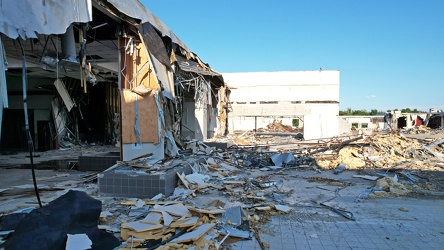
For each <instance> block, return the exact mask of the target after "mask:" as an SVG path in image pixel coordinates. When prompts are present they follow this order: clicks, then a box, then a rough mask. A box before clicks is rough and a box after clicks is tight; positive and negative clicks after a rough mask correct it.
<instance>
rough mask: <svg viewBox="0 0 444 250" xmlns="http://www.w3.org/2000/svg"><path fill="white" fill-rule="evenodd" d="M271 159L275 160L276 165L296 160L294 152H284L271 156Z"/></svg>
mask: <svg viewBox="0 0 444 250" xmlns="http://www.w3.org/2000/svg"><path fill="white" fill-rule="evenodd" d="M271 160H272V161H273V163H274V165H275V166H282V164H283V163H289V162H291V161H294V160H295V158H294V155H293V154H292V153H283V154H275V155H273V156H271Z"/></svg>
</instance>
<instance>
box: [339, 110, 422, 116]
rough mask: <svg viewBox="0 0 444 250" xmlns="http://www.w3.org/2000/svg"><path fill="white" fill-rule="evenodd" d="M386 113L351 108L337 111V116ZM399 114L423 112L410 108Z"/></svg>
mask: <svg viewBox="0 0 444 250" xmlns="http://www.w3.org/2000/svg"><path fill="white" fill-rule="evenodd" d="M398 110H399V109H394V110H393V111H398ZM386 112H391V110H387V111H386ZM386 112H384V111H382V110H377V109H372V110H370V111H367V110H366V109H358V110H353V109H351V108H347V109H346V110H340V111H339V115H343V116H354V115H355V116H367V115H378V114H380V115H382V114H385V113H386ZM401 113H423V111H421V110H418V109H410V108H405V109H401Z"/></svg>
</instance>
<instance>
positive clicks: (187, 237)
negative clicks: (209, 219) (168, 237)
mask: <svg viewBox="0 0 444 250" xmlns="http://www.w3.org/2000/svg"><path fill="white" fill-rule="evenodd" d="M215 225H216V224H214V223H209V224H203V225H201V226H199V227H197V228H196V229H194V230H193V231H191V232H189V233H186V234H184V235H182V236H180V237H178V238H176V239H174V240H172V241H171V242H172V243H182V242H190V241H195V240H198V239H199V238H200V237H202V235H204V234H205V233H206V232H208V231H209V230H210V229H212V228H213V227H214V226H215Z"/></svg>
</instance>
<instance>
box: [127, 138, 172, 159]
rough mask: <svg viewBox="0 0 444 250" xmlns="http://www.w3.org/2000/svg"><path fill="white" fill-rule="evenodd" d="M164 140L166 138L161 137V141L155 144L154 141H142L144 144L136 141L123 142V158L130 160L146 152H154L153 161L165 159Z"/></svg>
mask: <svg viewBox="0 0 444 250" xmlns="http://www.w3.org/2000/svg"><path fill="white" fill-rule="evenodd" d="M163 142H164V139H163V138H161V141H160V143H158V144H154V143H142V144H136V143H125V144H123V148H122V151H123V156H122V158H123V160H124V161H130V160H132V159H135V158H137V157H140V156H142V155H146V154H153V156H151V159H152V162H153V163H154V162H156V161H159V160H161V159H163V157H164V152H165V151H164V148H163Z"/></svg>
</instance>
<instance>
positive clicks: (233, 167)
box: [3, 133, 444, 249]
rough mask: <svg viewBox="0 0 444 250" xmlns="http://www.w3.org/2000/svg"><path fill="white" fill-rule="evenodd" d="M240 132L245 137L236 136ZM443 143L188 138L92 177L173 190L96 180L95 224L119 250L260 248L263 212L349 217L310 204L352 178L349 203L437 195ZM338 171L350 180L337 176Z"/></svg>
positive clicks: (374, 138) (399, 138)
mask: <svg viewBox="0 0 444 250" xmlns="http://www.w3.org/2000/svg"><path fill="white" fill-rule="evenodd" d="M249 136H250V134H248V133H245V134H244V135H243V138H246V139H248V137H249ZM225 139H226V138H225ZM253 140H255V139H252V141H253ZM270 140H272V139H270ZM443 144H444V140H418V139H410V138H408V137H406V136H403V135H399V134H374V135H370V136H362V135H361V136H359V137H348V138H347V140H345V138H332V139H331V140H328V141H323V142H318V143H312V142H310V143H303V142H300V143H298V144H291V145H290V144H289V145H286V146H285V145H284V146H282V145H279V144H276V145H274V144H268V145H255V144H253V145H248V146H245V145H237V144H231V145H228V147H226V149H221V148H217V147H214V146H209V144H208V145H207V144H206V143H205V142H199V141H189V142H187V143H186V147H187V148H186V149H185V150H183V151H182V152H181V154H180V155H179V156H178V157H175V158H169V159H165V160H164V161H161V162H151V161H150V156H147V157H146V158H137V159H134V160H131V161H123V162H118V163H117V164H116V165H115V166H113V167H111V168H110V169H108V170H107V171H104V172H103V173H101V174H99V176H100V175H103V174H106V173H111V176H112V178H114V179H112V180H113V182H112V184H113V185H114V184H115V183H116V181H115V179H118V180H119V181H121V180H120V178H123V177H121V176H118V174H125V175H126V176H127V177H126V178H127V179H128V181H127V182H128V183H130V182H133V183H139V182H138V180H140V179H138V178H139V177H141V178H145V177H146V179H145V180H154V178H157V179H156V182H152V183H156V185H159V184H157V183H160V182H161V181H162V180H163V181H164V182H165V183H166V182H167V181H166V180H167V179H168V180H173V179H170V178H172V177H174V180H175V183H173V184H174V186H175V188H174V191H171V192H172V194H168V195H164V194H163V193H161V192H160V191H159V193H158V194H157V195H156V194H154V195H152V196H149V197H146V196H145V197H143V198H141V197H139V198H136V196H133V194H128V193H125V195H126V196H121V197H116V196H112V195H111V196H110V195H106V192H104V191H103V190H101V188H103V187H105V188H110V187H109V186H106V185H108V182H104V183H105V184H103V183H98V186H99V194H98V195H99V196H100V200H101V201H102V204H103V206H102V213H101V215H100V218H101V220H100V223H99V226H98V227H99V229H101V230H103V231H106V232H108V233H112V234H114V235H115V236H116V237H118V238H119V239H120V240H121V246H120V249H188V248H194V249H227V248H228V245H229V244H232V243H233V242H236V241H239V240H251V239H253V238H254V239H255V240H257V241H258V242H259V244H260V245H261V247H262V249H264V248H266V247H267V246H268V244H267V242H263V241H262V240H261V239H260V237H259V234H260V233H264V232H266V231H267V229H266V228H262V226H261V225H262V224H263V223H264V222H266V221H268V220H270V218H271V216H274V215H278V214H284V213H290V212H292V211H295V210H297V209H298V207H297V206H298V205H301V204H307V203H308V204H311V205H310V206H313V205H312V202H313V199H316V200H318V201H316V204H317V207H320V208H327V209H328V210H329V211H331V212H332V213H335V214H337V215H339V216H341V217H344V218H345V219H348V220H355V217H354V215H353V213H352V212H350V211H347V210H345V208H344V207H343V206H341V205H340V204H337V203H335V202H330V203H327V202H325V201H324V202H321V201H319V200H321V199H323V196H324V195H325V194H330V195H331V194H334V196H333V197H332V198H330V199H329V200H332V199H335V198H336V197H339V192H341V190H344V189H350V188H354V187H355V185H356V181H353V180H358V179H359V180H363V182H364V183H365V184H364V185H363V187H364V188H363V189H364V190H363V191H362V192H361V194H359V196H357V197H356V200H355V201H356V202H362V201H364V200H366V199H368V198H370V197H386V196H393V195H394V196H410V195H414V194H418V193H422V194H423V193H428V194H431V193H433V195H436V194H437V193H439V192H442V191H444V186H443V185H442V184H440V182H437V181H436V180H442V178H441V177H440V178H441V179H439V178H438V179H433V178H430V177H431V176H430V174H432V173H434V174H439V173H442V172H443V168H444V164H443V162H444V161H443V159H444V158H443V152H444V148H443ZM347 171H350V172H351V171H353V173H355V174H354V175H350V172H347ZM328 174H330V175H328ZM427 174H429V175H427ZM344 175H347V176H350V177H351V178H350V179H345V180H344V179H343V178H340V177H338V178H336V176H344ZM160 176H165V178H164V177H160ZM442 177H444V176H442ZM99 180H100V177H99ZM157 180H158V181H157ZM121 182H122V183H123V181H121ZM302 183H305V184H304V185H306V187H305V188H310V189H304V190H308V192H307V191H303V192H305V193H306V194H305V193H304V195H308V196H309V197H310V198H301V196H300V193H301V190H300V188H301V187H300V185H301V184H302ZM166 184H169V183H166ZM101 185H104V186H103V187H101ZM128 185H130V184H128ZM150 185H154V184H150ZM70 187H71V186H70ZM151 187H152V186H150V188H151ZM367 187H369V188H367ZM134 188H136V185H135V184H134ZM156 188H158V186H156ZM119 189H122V190H123V188H120V187H119ZM130 189H131V187H128V192H129V191H130ZM151 189H152V188H151ZM314 189H316V190H317V192H315V191H314ZM104 190H106V189H104ZM90 193H92V192H90ZM311 193H313V194H311ZM3 194H7V192H4V193H3ZM122 197H126V198H122Z"/></svg>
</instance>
